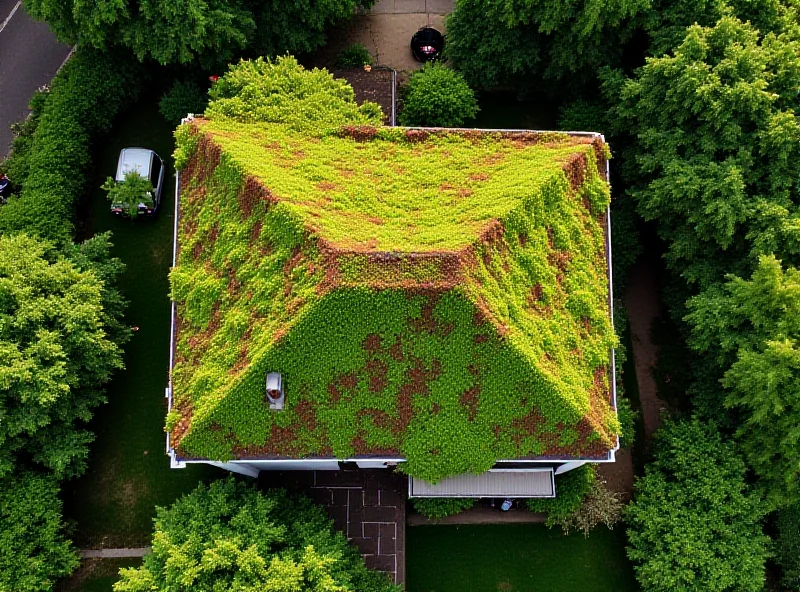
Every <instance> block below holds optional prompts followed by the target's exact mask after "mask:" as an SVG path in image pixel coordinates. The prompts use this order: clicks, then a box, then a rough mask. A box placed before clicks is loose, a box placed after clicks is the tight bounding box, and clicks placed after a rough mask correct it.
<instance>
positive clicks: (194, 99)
mask: <svg viewBox="0 0 800 592" xmlns="http://www.w3.org/2000/svg"><path fill="white" fill-rule="evenodd" d="M207 105H208V93H207V92H206V91H204V90H203V89H202V88H200V85H199V84H196V83H195V82H191V81H185V80H176V81H175V82H174V83H173V84H172V86H171V87H170V89H169V90H168V91H167V92H166V93H164V95H163V96H162V97H161V100H160V101H159V102H158V110H159V111H160V112H161V115H163V116H164V119H166V120H167V121H169V122H170V123H173V124H175V125H178V124H179V123H180V122H181V119H183V118H184V117H186V116H187V115H188V114H189V113H194V114H196V115H199V114H201V113H203V112H204V111H205V110H206V106H207Z"/></svg>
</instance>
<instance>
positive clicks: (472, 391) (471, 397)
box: [458, 384, 481, 421]
mask: <svg viewBox="0 0 800 592" xmlns="http://www.w3.org/2000/svg"><path fill="white" fill-rule="evenodd" d="M480 394H481V385H479V384H474V385H472V386H471V387H469V388H468V389H467V390H465V391H464V392H463V393H461V396H460V397H459V398H458V402H459V403H461V406H462V407H466V408H467V415H468V417H469V420H470V421H472V420H474V419H475V416H476V415H477V414H478V403H479V402H480Z"/></svg>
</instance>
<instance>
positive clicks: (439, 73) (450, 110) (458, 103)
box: [400, 63, 479, 127]
mask: <svg viewBox="0 0 800 592" xmlns="http://www.w3.org/2000/svg"><path fill="white" fill-rule="evenodd" d="M478 110H479V109H478V101H477V100H476V99H475V93H474V92H472V89H471V88H470V87H469V85H468V84H467V82H466V80H464V77H463V76H462V75H461V74H460V73H458V72H456V71H455V70H451V69H449V68H446V67H445V66H442V65H441V64H438V63H437V64H432V65H431V64H427V65H425V67H424V68H423V69H422V70H418V71H417V72H415V73H414V74H412V75H411V78H410V79H409V81H408V88H407V89H406V92H405V95H404V98H403V110H402V112H401V113H400V123H401V124H402V125H421V126H428V127H460V126H461V125H463V124H464V122H465V121H467V120H470V119H474V117H475V116H476V115H477V114H478Z"/></svg>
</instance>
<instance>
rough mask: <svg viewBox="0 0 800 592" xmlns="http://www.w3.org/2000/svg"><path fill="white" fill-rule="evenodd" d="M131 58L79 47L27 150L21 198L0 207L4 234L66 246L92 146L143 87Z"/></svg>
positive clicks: (57, 81) (50, 96) (55, 85)
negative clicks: (24, 235)
mask: <svg viewBox="0 0 800 592" xmlns="http://www.w3.org/2000/svg"><path fill="white" fill-rule="evenodd" d="M142 72H143V70H142V68H141V66H139V65H138V64H136V63H135V62H133V61H132V59H131V58H130V57H127V56H123V55H117V54H113V53H110V54H102V53H99V52H97V51H94V50H91V49H85V48H80V49H78V50H77V51H76V52H75V55H74V56H73V57H72V59H70V61H69V62H67V64H66V65H65V66H64V67H63V68H62V69H61V71H60V72H59V73H58V74H57V75H56V77H55V78H54V79H53V82H52V85H51V89H50V93H49V94H48V95H47V97H46V100H44V104H43V105H42V108H41V115H40V116H39V120H38V125H37V127H36V130H35V132H34V133H33V136H32V139H31V144H30V147H29V149H28V150H27V156H26V157H25V159H26V160H27V162H26V163H25V164H24V165H20V166H24V167H26V168H27V170H28V173H27V177H26V178H25V179H24V180H23V179H14V181H15V182H16V183H17V184H19V185H22V192H21V194H20V195H19V196H17V197H15V198H12V199H10V200H9V202H8V204H7V205H5V206H3V207H2V208H0V233H4V232H11V231H25V232H27V233H28V234H33V235H37V236H39V237H41V238H45V239H49V240H54V241H66V240H68V239H70V238H71V235H72V232H73V224H72V220H73V216H74V212H75V204H76V202H77V201H78V200H79V199H80V198H81V197H82V196H83V195H84V193H85V191H86V190H87V179H88V177H89V175H88V174H87V173H88V169H89V163H90V152H89V151H90V147H91V146H90V143H91V140H92V138H93V137H94V136H95V135H97V134H98V133H99V132H102V131H104V130H107V129H108V128H109V127H110V126H111V122H112V121H113V118H114V117H115V116H116V114H117V113H119V111H120V110H121V109H122V108H123V107H124V106H126V105H128V104H129V103H131V102H132V101H133V100H134V99H135V98H136V96H137V95H138V92H139V89H140V87H141V85H142V80H141V79H142Z"/></svg>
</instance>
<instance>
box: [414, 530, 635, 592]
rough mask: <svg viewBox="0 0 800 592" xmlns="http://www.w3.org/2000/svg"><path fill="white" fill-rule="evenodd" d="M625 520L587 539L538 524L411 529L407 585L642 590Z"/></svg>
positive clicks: (426, 590)
mask: <svg viewBox="0 0 800 592" xmlns="http://www.w3.org/2000/svg"><path fill="white" fill-rule="evenodd" d="M624 545H625V533H624V529H623V528H622V527H618V528H617V529H614V530H608V529H607V528H605V527H599V528H596V529H595V530H594V531H593V532H592V533H591V535H590V536H589V537H588V538H584V536H583V534H581V533H575V534H572V535H570V536H564V535H563V534H562V532H561V530H560V529H558V528H553V529H548V528H546V527H545V526H544V525H539V524H535V525H532V524H503V525H466V526H441V525H438V526H413V527H409V528H408V529H406V566H407V567H406V590H407V592H464V591H465V590H469V591H470V592H561V591H563V592H576V591H577V592H628V591H634V590H638V589H639V587H638V585H637V583H636V580H635V579H634V575H633V570H632V568H631V566H630V564H629V562H628V560H627V558H626V556H625V548H624Z"/></svg>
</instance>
